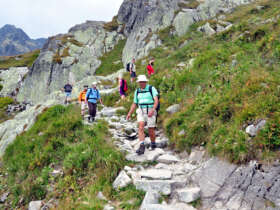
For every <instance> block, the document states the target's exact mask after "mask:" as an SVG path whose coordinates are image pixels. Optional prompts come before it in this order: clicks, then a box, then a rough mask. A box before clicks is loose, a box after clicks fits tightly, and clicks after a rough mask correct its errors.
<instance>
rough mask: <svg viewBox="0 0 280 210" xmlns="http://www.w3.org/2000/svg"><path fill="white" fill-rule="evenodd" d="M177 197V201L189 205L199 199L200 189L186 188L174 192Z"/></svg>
mask: <svg viewBox="0 0 280 210" xmlns="http://www.w3.org/2000/svg"><path fill="white" fill-rule="evenodd" d="M175 193H176V194H177V196H178V200H179V201H181V202H184V203H190V202H193V201H195V200H197V199H198V198H199V197H200V189H199V188H197V187H195V188H186V189H179V190H176V192H175Z"/></svg>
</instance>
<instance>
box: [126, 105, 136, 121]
mask: <svg viewBox="0 0 280 210" xmlns="http://www.w3.org/2000/svg"><path fill="white" fill-rule="evenodd" d="M136 108H137V105H136V104H135V103H133V104H132V105H131V107H130V110H129V112H128V114H127V116H126V120H129V119H130V118H131V115H132V113H133V112H134V111H135V109H136Z"/></svg>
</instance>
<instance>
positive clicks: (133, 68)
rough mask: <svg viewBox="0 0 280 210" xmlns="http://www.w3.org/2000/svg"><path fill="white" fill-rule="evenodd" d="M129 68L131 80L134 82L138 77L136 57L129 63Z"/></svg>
mask: <svg viewBox="0 0 280 210" xmlns="http://www.w3.org/2000/svg"><path fill="white" fill-rule="evenodd" d="M127 68H128V69H129V73H130V78H131V79H130V80H131V82H134V80H135V78H136V65H135V58H133V59H132V61H131V62H130V63H128V64H127Z"/></svg>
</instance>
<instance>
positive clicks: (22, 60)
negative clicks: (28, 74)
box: [0, 50, 40, 69]
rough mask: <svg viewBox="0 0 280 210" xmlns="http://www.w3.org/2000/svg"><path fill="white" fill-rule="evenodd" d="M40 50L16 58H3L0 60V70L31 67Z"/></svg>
mask: <svg viewBox="0 0 280 210" xmlns="http://www.w3.org/2000/svg"><path fill="white" fill-rule="evenodd" d="M39 53H40V50H35V51H32V52H29V53H25V54H22V55H17V56H5V57H3V59H1V60H0V69H8V68H11V67H25V66H26V67H31V66H32V64H33V63H34V61H35V60H36V59H37V57H38V56H39Z"/></svg>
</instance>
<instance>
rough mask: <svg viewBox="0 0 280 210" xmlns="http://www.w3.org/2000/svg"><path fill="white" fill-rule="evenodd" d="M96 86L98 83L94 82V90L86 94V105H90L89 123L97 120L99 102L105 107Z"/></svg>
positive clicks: (90, 89)
mask: <svg viewBox="0 0 280 210" xmlns="http://www.w3.org/2000/svg"><path fill="white" fill-rule="evenodd" d="M96 85H97V83H96V82H93V83H92V88H89V89H88V91H87V93H86V103H87V104H88V108H89V117H88V121H89V122H93V121H94V120H95V116H96V106H97V102H98V100H99V102H100V103H101V104H102V105H103V102H102V99H101V97H100V93H99V90H98V89H97V88H96Z"/></svg>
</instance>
